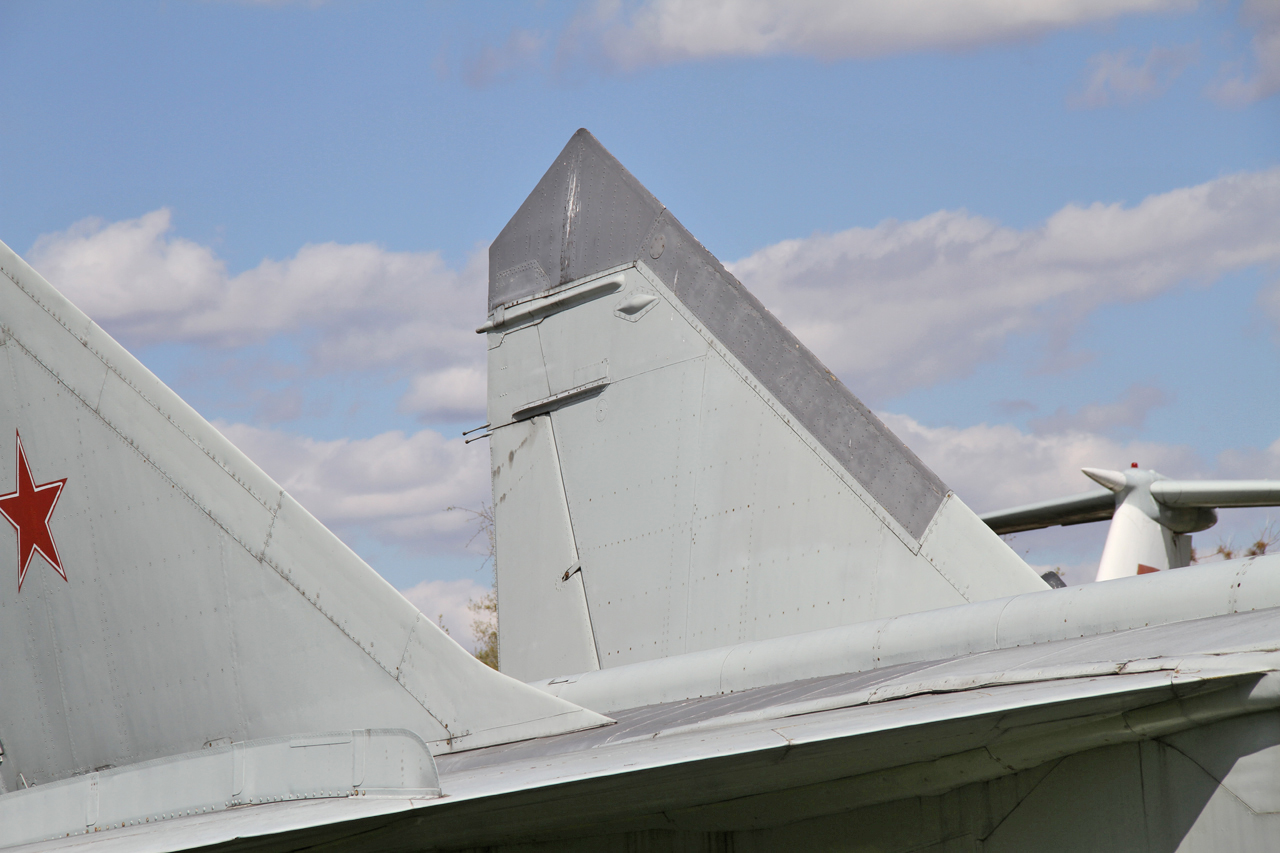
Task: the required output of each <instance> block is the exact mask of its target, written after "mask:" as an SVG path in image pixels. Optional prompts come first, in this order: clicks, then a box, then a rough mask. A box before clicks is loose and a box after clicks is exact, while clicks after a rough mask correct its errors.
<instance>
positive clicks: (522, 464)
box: [490, 415, 600, 681]
mask: <svg viewBox="0 0 1280 853" xmlns="http://www.w3.org/2000/svg"><path fill="white" fill-rule="evenodd" d="M490 452H491V454H492V456H493V460H494V466H493V469H494V471H495V474H494V487H495V489H497V491H496V493H495V503H494V513H495V516H494V518H495V520H496V522H497V524H496V525H495V528H496V530H497V554H498V569H497V571H498V596H499V600H500V601H501V600H502V599H504V598H506V599H513V600H516V601H519V602H520V603H521V605H522V606H521V607H520V608H507V612H508V613H509V615H510V616H511V618H510V619H504V620H501V621H500V622H499V623H498V640H499V649H500V652H499V659H500V660H501V662H502V670H503V672H505V673H507V674H508V675H511V676H512V677H514V678H519V679H521V680H522V681H533V680H536V679H539V678H549V677H551V676H553V675H559V674H561V673H565V672H584V671H587V670H593V669H599V668H600V665H599V662H598V661H597V660H596V649H595V638H594V636H593V635H592V630H591V618H590V615H589V614H588V612H587V602H586V593H585V591H584V590H583V585H582V572H581V569H580V564H579V559H578V550H577V547H576V545H575V543H574V538H573V528H572V526H571V525H570V522H569V507H568V504H567V503H566V501H565V496H564V485H563V483H562V482H561V479H560V461H559V458H558V457H557V455H556V447H555V436H554V435H553V434H552V426H551V418H550V417H549V416H547V415H541V416H538V417H535V418H530V419H529V420H527V421H521V422H519V423H515V424H511V425H510V426H509V427H506V428H504V429H500V430H497V431H495V432H494V434H493V437H492V438H491V439H490ZM508 542H511V543H513V546H510V547H509V546H508ZM515 545H518V546H519V550H518V551H516V550H515V547H514V546H515ZM512 553H513V554H515V556H514V557H508V556H507V555H508V554H512Z"/></svg>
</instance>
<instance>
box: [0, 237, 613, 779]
mask: <svg viewBox="0 0 1280 853" xmlns="http://www.w3.org/2000/svg"><path fill="white" fill-rule="evenodd" d="M0 269H2V270H3V272H4V277H3V278H0V328H3V329H4V338H5V343H4V347H3V352H4V366H5V368H6V370H5V375H4V376H3V377H0V382H2V383H3V385H4V386H5V391H6V393H5V394H4V395H3V397H2V398H0V441H3V442H13V444H12V445H9V447H10V449H8V450H0V484H3V485H0V492H7V491H9V490H10V489H11V488H13V486H12V485H11V484H14V483H21V482H22V480H21V479H20V477H19V467H21V465H26V466H27V467H28V468H29V470H30V472H31V473H30V477H31V479H30V480H29V481H28V482H30V483H32V484H33V485H38V486H40V487H41V488H53V487H58V486H57V484H58V483H61V484H62V485H61V486H60V487H58V488H59V492H58V493H57V498H56V504H54V505H53V507H52V509H51V510H50V512H49V514H48V515H47V519H46V521H47V530H48V535H49V537H50V540H51V542H52V543H53V544H52V545H49V546H41V547H48V548H51V549H56V553H53V552H52V551H51V552H50V553H48V554H46V553H45V552H44V551H40V552H34V551H32V552H31V553H30V559H29V561H28V560H24V561H23V562H24V564H25V574H24V573H23V572H22V571H20V570H21V569H23V568H24V566H21V565H19V564H18V563H19V559H18V558H19V557H20V556H21V553H20V547H15V543H18V542H19V541H20V540H19V537H18V536H17V533H16V528H15V526H14V523H6V524H4V525H2V526H0V528H2V529H0V532H2V533H3V536H4V537H5V538H4V539H3V541H0V640H2V641H3V642H4V643H5V646H4V647H5V648H7V649H24V648H25V649H26V650H27V653H26V654H23V655H15V654H6V655H3V656H0V684H3V690H0V743H3V746H4V752H5V755H4V761H3V762H2V763H0V778H2V779H3V780H4V781H3V784H4V787H5V788H6V789H7V790H10V791H12V790H14V789H15V786H18V785H19V784H20V777H19V774H21V778H22V779H25V780H26V783H27V784H33V783H44V782H49V781H54V780H57V779H61V778H65V777H67V776H69V775H73V774H76V773H82V772H86V771H92V770H94V769H96V768H99V767H104V766H119V765H124V764H129V763H134V762H138V761H144V760H148V759H152V758H156V757H161V756H164V755H171V754H176V753H182V752H188V751H191V750H198V749H200V748H201V746H202V745H203V744H204V743H206V742H209V741H217V740H220V739H223V738H232V739H237V740H244V739H253V738H259V737H271V736H281V735H291V734H295V733H299V732H308V731H326V730H333V729H348V730H350V729H356V728H367V727H371V726H372V727H383V728H408V729H412V730H414V731H416V732H419V733H420V734H421V735H422V736H423V737H424V738H425V739H427V740H428V741H432V742H433V749H435V750H436V751H438V752H443V751H448V750H449V749H452V748H457V747H458V746H460V745H461V744H463V743H467V744H475V743H478V742H492V740H493V739H494V738H499V739H506V738H510V737H519V736H521V729H520V726H521V725H525V726H527V728H526V729H525V730H524V731H525V735H526V736H536V735H537V734H546V733H548V731H549V730H559V731H564V730H572V729H575V728H578V727H580V726H581V725H597V724H600V723H603V722H605V720H604V718H601V717H599V716H598V715H595V714H592V713H590V712H586V711H582V710H581V709H578V708H576V706H572V705H570V704H568V703H566V702H563V701H561V700H557V699H554V697H550V696H547V695H546V694H542V693H540V692H539V691H536V690H533V689H531V688H528V687H526V686H525V685H523V684H520V683H519V682H516V681H514V680H511V679H507V678H505V677H503V676H501V675H499V674H497V673H494V672H493V671H492V670H490V669H488V668H487V667H485V666H484V665H483V664H481V663H479V662H478V661H476V660H475V659H474V658H473V657H472V656H471V655H470V654H468V653H467V652H466V651H464V650H463V649H462V648H461V647H459V646H458V645H457V644H456V643H454V642H453V641H452V640H450V639H448V638H447V637H446V636H445V635H444V634H443V632H441V631H440V630H439V629H438V628H437V627H436V626H434V625H431V624H425V621H424V620H421V619H420V616H419V614H418V612H417V610H416V608H414V607H413V606H412V605H411V604H409V603H408V602H407V601H406V600H405V599H404V598H403V597H402V596H400V595H399V594H398V593H397V592H396V591H395V590H394V589H393V588H392V587H391V586H390V585H389V584H387V583H386V582H385V581H383V580H382V579H381V578H380V577H378V575H377V574H376V573H375V572H373V570H372V569H370V568H369V567H368V566H367V565H365V564H364V563H363V562H362V561H361V560H360V559H359V558H358V557H356V556H355V554H353V553H352V552H351V551H350V549H348V548H346V547H345V546H344V545H342V544H341V542H339V541H338V540H337V538H336V537H334V536H333V535H332V534H331V533H330V532H329V531H327V530H325V528H324V527H323V526H322V525H320V524H319V522H317V521H316V520H315V519H314V518H313V517H312V516H311V515H310V514H308V513H307V512H306V511H305V510H304V509H302V508H301V507H300V506H298V505H297V503H296V502H294V501H293V500H292V498H290V497H288V496H287V495H286V494H285V493H284V492H283V491H282V490H281V488H280V487H279V486H278V485H276V484H275V483H273V482H272V481H271V480H270V479H269V478H268V477H267V476H266V475H265V474H263V473H262V472H261V470H260V469H258V468H257V466H255V465H254V464H253V463H252V462H250V461H248V459H247V458H245V457H244V456H243V454H240V453H239V451H237V450H236V449H235V448H234V447H233V446H232V445H231V444H230V443H229V442H227V441H226V439H225V438H223V437H222V436H221V435H220V434H218V432H217V431H216V430H215V429H214V428H213V427H212V426H211V425H209V424H208V423H207V422H205V421H203V420H201V419H200V418H199V416H198V415H196V414H195V413H194V411H193V410H191V409H190V407H188V406H187V405H186V404H185V403H183V402H182V401H181V400H180V399H179V398H178V397H177V395H175V394H174V393H173V392H172V391H170V390H169V389H167V388H166V387H165V386H164V385H163V384H162V383H160V382H159V380H158V379H156V378H155V377H154V376H153V375H151V374H150V373H149V372H148V371H147V370H146V369H145V368H144V367H142V366H141V365H140V364H139V363H138V362H137V361H136V360H135V359H133V358H132V356H129V355H128V354H127V353H126V352H125V351H124V350H123V349H122V348H120V347H119V345H118V344H116V343H115V342H114V341H111V340H110V338H108V337H107V336H106V335H105V333H103V332H102V331H101V330H100V329H98V328H97V327H96V326H94V325H93V324H92V323H91V322H90V321H89V320H88V319H87V318H85V317H84V315H83V314H80V313H79V312H78V311H77V310H76V309H75V308H74V307H73V306H71V305H70V303H68V302H66V300H65V299H63V298H62V297H61V296H60V295H59V294H58V293H57V292H56V291H55V290H54V289H53V288H52V287H51V286H50V285H49V284H48V283H47V282H45V281H44V280H43V279H42V278H40V276H39V275H38V274H37V273H35V271H34V270H31V268H30V267H29V266H27V265H26V264H25V263H24V262H22V261H21V260H20V259H19V258H18V257H17V256H16V255H14V254H13V253H12V252H11V251H10V250H9V249H8V247H5V246H3V245H2V244H0ZM19 437H20V439H21V447H22V451H23V454H24V455H23V457H22V459H21V460H19V457H18V454H17V452H16V448H17V443H18V440H19ZM51 484H52V485H51ZM15 493H16V492H15ZM24 524H26V525H28V527H30V526H31V525H32V524H33V522H30V521H28V522H24ZM36 532H38V531H34V530H31V529H28V530H27V534H28V535H29V536H32V535H35V533H36ZM59 568H61V571H62V572H65V578H66V579H65V580H64V579H63V575H62V573H61V572H59ZM20 578H21V585H20V584H19V579H20ZM411 642H412V643H414V644H417V646H420V647H422V648H421V649H420V652H421V651H429V652H430V653H429V654H425V653H419V654H417V655H416V656H415V657H414V658H413V659H412V660H407V659H406V653H407V652H408V651H409V650H410V645H411ZM408 685H412V686H413V690H412V691H411V690H410V689H409V687H408Z"/></svg>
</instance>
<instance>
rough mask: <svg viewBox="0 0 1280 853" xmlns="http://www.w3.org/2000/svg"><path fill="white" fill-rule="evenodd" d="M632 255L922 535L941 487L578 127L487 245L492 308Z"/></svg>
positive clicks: (893, 512) (630, 260)
mask: <svg viewBox="0 0 1280 853" xmlns="http://www.w3.org/2000/svg"><path fill="white" fill-rule="evenodd" d="M637 260H642V261H644V262H645V263H647V264H649V265H650V266H651V267H652V269H653V270H654V272H655V273H656V275H657V277H658V278H659V279H660V280H661V281H662V282H663V283H665V284H666V285H667V286H668V287H669V288H670V289H671V290H673V291H675V293H676V294H677V295H678V297H679V299H680V300H681V301H682V302H683V303H684V304H685V305H686V306H688V308H689V310H691V311H692V312H693V314H694V315H695V316H697V318H698V319H699V321H700V322H702V323H703V324H705V325H706V326H707V328H709V329H710V330H711V332H712V334H713V335H714V336H715V337H716V338H718V339H719V340H720V341H721V342H723V344H724V345H725V346H726V347H728V348H729V350H730V351H732V352H733V353H734V355H735V356H736V357H738V358H739V359H740V360H742V362H743V363H744V364H745V365H746V366H747V368H748V369H749V370H751V371H752V373H753V374H754V375H756V376H757V377H758V379H759V381H761V382H762V383H763V384H764V385H765V386H766V387H768V388H769V390H770V392H771V393H773V394H774V396H776V397H777V398H778V399H779V400H781V401H782V402H783V404H784V405H785V406H787V407H788V409H790V410H791V411H792V412H793V414H794V416H795V417H797V418H798V419H799V420H800V421H801V423H802V424H803V425H804V426H805V428H806V429H808V430H809V431H810V432H811V433H812V434H813V435H814V436H815V437H816V438H817V439H818V441H820V442H821V443H822V444H823V445H824V446H825V447H827V448H828V450H829V451H830V452H831V453H832V454H833V455H834V456H835V457H836V458H837V459H838V460H839V461H840V462H841V464H843V465H845V466H846V467H847V469H848V470H849V472H850V473H851V474H852V475H853V476H855V477H858V478H860V479H861V480H862V482H863V483H864V485H866V486H867V488H868V490H869V491H870V492H871V493H872V494H873V495H874V496H875V498H876V500H877V501H879V502H880V503H881V504H882V505H884V506H885V508H886V509H887V510H888V512H889V513H890V514H891V515H893V516H894V517H895V518H897V519H898V521H899V522H900V523H901V524H902V525H903V527H905V528H906V529H907V530H909V531H910V532H911V534H912V535H913V536H915V537H916V538H917V539H918V538H919V536H920V535H921V534H923V533H924V530H925V528H926V527H927V526H928V523H929V520H930V519H931V518H932V517H933V513H934V511H935V510H936V509H937V507H938V505H939V504H940V503H941V502H942V498H943V497H944V496H945V494H946V492H947V488H946V486H945V485H944V484H943V483H942V482H941V480H939V479H938V477H937V476H936V475H935V474H934V473H933V472H932V471H930V470H929V469H928V467H927V466H925V465H924V463H922V462H921V461H920V460H919V459H918V458H917V457H916V456H915V454H914V453H912V452H911V451H910V450H909V449H907V447H906V446H905V445H904V444H902V442H901V441H900V440H899V439H898V438H897V437H896V436H894V435H893V434H892V433H891V432H890V431H889V430H888V429H887V428H886V427H885V426H884V425H883V424H882V423H880V421H879V419H878V418H876V417H875V415H873V414H872V413H871V412H870V411H869V410H868V409H867V408H866V407H865V406H864V405H863V404H862V403H861V401H859V400H858V399H857V398H856V397H854V396H853V394H851V393H850V392H849V391H848V389H846V388H845V387H844V386H843V385H842V384H841V383H840V382H839V380H837V379H836V378H835V377H834V375H832V374H831V373H830V372H829V371H828V370H827V369H826V368H825V367H823V365H822V364H821V362H819V361H818V360H817V358H816V357H815V356H814V355H813V354H812V353H810V352H809V350H808V349H807V348H805V347H804V345H803V344H801V343H800V341H799V340H797V339H796V338H795V336H794V335H792V334H791V333H790V332H789V331H788V330H787V329H786V328H785V327H784V326H782V324H781V323H779V322H778V321H777V320H776V319H774V318H773V316H772V315H771V314H769V312H768V311H767V310H765V309H764V307H763V306H762V305H761V304H760V303H759V302H758V301H757V300H756V299H755V298H754V297H753V296H751V295H750V294H749V293H747V291H746V289H745V288H743V287H742V285H741V284H740V283H739V282H738V281H737V280H736V279H734V278H733V276H732V275H730V274H729V273H728V272H727V271H726V270H725V269H724V267H723V266H722V265H721V264H720V262H719V261H717V260H716V259H715V258H714V257H713V256H712V255H711V253H710V252H708V251H707V250H706V249H705V248H703V247H702V245H701V244H700V243H698V242H697V241H696V240H695V239H693V237H692V236H691V235H689V233H688V232H687V231H686V230H685V229H684V228H683V226H681V225H680V224H679V223H678V222H676V220H675V219H674V217H672V216H671V215H670V213H668V212H666V210H665V208H664V207H663V205H662V204H661V203H660V202H659V201H658V200H657V199H656V198H654V197H653V195H652V194H651V193H650V192H649V191H648V190H646V189H645V188H644V187H643V186H642V185H641V184H640V182H639V181H637V180H636V179H635V178H634V177H633V176H632V175H631V174H630V173H629V172H628V171H627V170H626V169H625V168H624V167H623V166H622V164H621V163H619V162H618V161H617V160H616V159H614V157H613V156H612V155H611V154H609V152H607V151H606V150H605V149H604V148H603V146H601V145H600V143H599V142H597V141H596V139H595V137H593V136H592V135H591V134H590V133H588V132H587V131H586V130H579V131H578V132H577V133H575V134H574V135H573V138H572V139H570V140H569V143H568V144H567V145H566V146H565V148H564V150H563V151H561V152H560V154H559V156H557V158H556V160H555V162H554V163H553V164H552V166H551V168H550V169H548V170H547V172H546V174H545V175H544V176H543V177H542V179H541V180H540V181H539V182H538V185H537V187H535V189H534V191H533V192H532V193H531V194H530V195H529V198H528V199H527V200H526V201H525V203H524V204H523V205H521V207H520V209H519V210H518V211H517V212H516V214H515V215H514V216H513V217H512V218H511V221H510V222H508V223H507V225H506V227H504V228H503V230H502V232H501V233H500V234H499V235H498V237H497V239H496V240H494V242H493V244H492V245H491V246H490V248H489V309H490V312H491V313H492V312H494V311H496V310H497V309H499V308H503V307H509V306H512V305H514V304H516V303H518V302H520V301H521V300H527V299H530V298H533V297H535V296H537V295H539V294H541V293H545V292H547V291H550V290H554V289H555V288H557V287H560V286H563V285H566V284H568V283H570V282H574V281H578V280H581V279H583V278H585V277H588V276H592V275H595V274H597V273H599V272H601V271H603V270H606V269H610V268H614V267H619V266H624V265H627V264H630V263H634V262H635V261H637ZM851 439H852V441H851Z"/></svg>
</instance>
